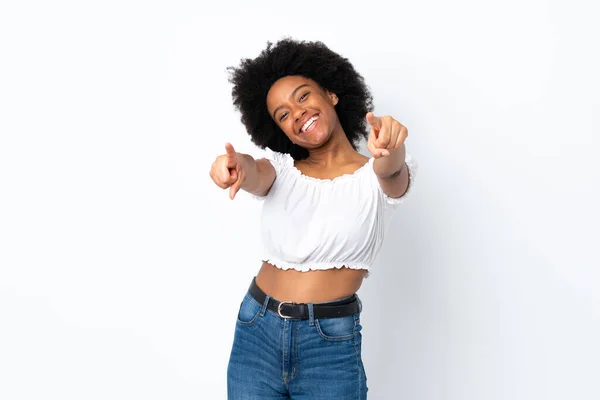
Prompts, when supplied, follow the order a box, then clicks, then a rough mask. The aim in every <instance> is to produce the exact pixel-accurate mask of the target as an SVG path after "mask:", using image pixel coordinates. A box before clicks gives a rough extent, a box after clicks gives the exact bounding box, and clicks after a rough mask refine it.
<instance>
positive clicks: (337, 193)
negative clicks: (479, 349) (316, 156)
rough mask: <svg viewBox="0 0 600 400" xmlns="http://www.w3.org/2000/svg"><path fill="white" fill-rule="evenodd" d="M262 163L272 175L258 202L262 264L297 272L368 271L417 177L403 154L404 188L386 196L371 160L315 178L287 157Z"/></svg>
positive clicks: (279, 155)
mask: <svg viewBox="0 0 600 400" xmlns="http://www.w3.org/2000/svg"><path fill="white" fill-rule="evenodd" d="M267 159H268V160H269V161H270V162H271V164H273V167H274V168H275V171H276V173H277V176H276V178H275V181H274V182H273V186H272V187H271V190H270V191H269V193H268V194H267V195H266V196H253V197H255V198H258V199H263V200H264V203H263V206H262V216H261V228H260V231H261V236H262V245H263V252H264V253H263V258H262V261H267V262H269V263H270V264H273V265H275V266H276V267H278V268H281V269H284V270H287V269H290V268H293V269H295V270H298V271H304V272H305V271H309V270H323V269H330V268H341V267H344V266H345V267H348V268H352V269H366V270H369V269H370V267H371V265H372V264H373V262H374V261H375V258H376V257H377V254H378V253H379V249H380V248H381V245H382V244H383V239H384V236H385V232H386V230H387V227H388V222H389V220H390V217H391V212H392V211H393V210H394V209H396V208H397V206H398V205H399V204H400V203H402V202H403V201H404V200H405V199H406V195H407V194H408V191H409V190H410V189H411V187H412V185H413V182H414V176H415V174H416V163H414V160H413V159H412V157H411V156H410V155H409V154H408V153H407V155H406V165H407V166H408V169H409V174H410V182H409V188H408V190H407V192H406V193H405V194H404V196H402V197H400V198H391V197H389V196H387V195H386V194H385V193H384V192H383V190H382V189H381V186H380V184H379V181H378V180H377V176H376V175H375V172H374V170H373V161H374V158H370V159H369V161H368V162H367V163H366V164H365V165H364V166H362V167H361V168H359V169H358V170H357V171H356V172H354V173H353V174H345V175H342V176H339V177H337V178H334V179H332V180H329V179H318V178H313V177H309V176H307V175H304V174H302V172H300V170H299V169H297V168H296V167H295V166H294V159H293V158H292V156H290V155H289V154H287V153H277V152H272V156H270V157H267Z"/></svg>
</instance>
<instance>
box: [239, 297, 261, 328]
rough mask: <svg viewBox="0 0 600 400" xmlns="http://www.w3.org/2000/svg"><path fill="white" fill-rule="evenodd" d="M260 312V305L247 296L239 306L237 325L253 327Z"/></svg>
mask: <svg viewBox="0 0 600 400" xmlns="http://www.w3.org/2000/svg"><path fill="white" fill-rule="evenodd" d="M261 310H262V305H260V304H259V303H258V301H256V300H255V299H254V298H253V297H251V296H250V295H249V294H247V295H246V297H244V300H243V301H242V304H240V309H239V311H238V316H237V323H238V324H239V325H244V326H249V325H254V324H255V323H256V321H257V320H258V316H259V315H260V312H261Z"/></svg>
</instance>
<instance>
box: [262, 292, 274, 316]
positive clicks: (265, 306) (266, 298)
mask: <svg viewBox="0 0 600 400" xmlns="http://www.w3.org/2000/svg"><path fill="white" fill-rule="evenodd" d="M269 300H271V296H269V295H268V294H267V295H266V297H265V301H263V305H262V309H261V310H260V316H261V317H264V316H265V311H266V310H267V305H268V304H269Z"/></svg>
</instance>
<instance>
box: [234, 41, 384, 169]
mask: <svg viewBox="0 0 600 400" xmlns="http://www.w3.org/2000/svg"><path fill="white" fill-rule="evenodd" d="M227 70H228V71H229V82H230V83H231V84H232V85H233V89H232V92H231V94H232V97H233V104H234V106H235V108H236V109H237V110H238V111H240V113H241V121H242V123H243V124H244V126H245V127H246V130H247V131H248V134H249V135H250V137H251V140H252V142H253V143H254V144H256V145H257V146H258V147H260V148H261V149H264V148H266V147H267V148H269V149H271V150H272V151H276V152H280V153H288V154H290V155H291V156H292V157H293V158H294V159H296V160H302V159H305V158H307V157H308V150H306V149H304V148H302V147H300V146H298V145H296V144H294V143H292V141H291V140H290V139H289V138H288V137H287V136H286V135H285V133H283V131H282V130H281V128H279V126H278V125H277V124H276V123H275V121H273V119H272V118H271V116H270V115H269V112H268V110H267V101H266V99H267V93H268V92H269V89H270V88H271V86H272V85H273V84H274V83H275V82H276V81H277V80H279V79H280V78H283V77H285V76H292V75H295V76H302V77H305V78H308V79H311V80H313V81H315V82H316V83H317V84H318V85H319V86H321V88H323V89H325V90H328V91H330V92H332V93H335V94H336V95H337V96H338V99H339V101H338V104H337V105H336V106H335V110H336V112H337V115H338V118H339V121H340V124H341V125H342V128H343V130H344V132H345V133H346V136H347V137H348V140H349V141H350V143H351V144H352V146H353V148H354V149H355V150H356V149H357V148H358V144H359V143H360V139H361V138H365V139H366V138H367V137H368V131H367V124H366V121H365V115H366V114H367V113H368V112H369V111H372V109H373V96H372V95H371V92H370V91H369V88H368V87H367V85H366V84H365V82H364V78H363V77H362V76H361V75H360V74H359V73H358V72H357V71H356V70H355V69H354V67H353V66H352V64H350V62H349V61H348V59H347V58H344V57H342V56H341V55H339V54H337V53H335V52H333V51H332V50H330V49H329V48H328V47H327V46H326V45H325V44H323V43H322V42H320V41H316V42H307V41H298V40H293V39H291V38H284V39H281V40H280V41H278V42H277V43H276V44H275V45H274V44H273V43H271V42H267V47H266V48H265V49H264V50H262V51H261V53H260V55H259V56H258V57H256V58H255V59H249V58H243V59H242V60H241V62H240V65H239V66H238V67H228V68H227Z"/></svg>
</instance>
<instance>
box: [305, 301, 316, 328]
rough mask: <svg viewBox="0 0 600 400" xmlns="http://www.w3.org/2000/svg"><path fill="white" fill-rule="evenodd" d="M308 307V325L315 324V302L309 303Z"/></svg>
mask: <svg viewBox="0 0 600 400" xmlns="http://www.w3.org/2000/svg"><path fill="white" fill-rule="evenodd" d="M306 306H307V307H308V325H309V326H313V325H314V324H315V313H314V311H313V303H307V304H306Z"/></svg>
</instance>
